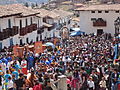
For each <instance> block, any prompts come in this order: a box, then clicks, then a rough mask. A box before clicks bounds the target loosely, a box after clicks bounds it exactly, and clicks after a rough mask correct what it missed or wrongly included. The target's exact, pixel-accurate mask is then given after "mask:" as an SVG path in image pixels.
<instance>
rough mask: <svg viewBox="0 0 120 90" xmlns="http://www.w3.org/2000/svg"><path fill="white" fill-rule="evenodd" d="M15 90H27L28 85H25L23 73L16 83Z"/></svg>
mask: <svg viewBox="0 0 120 90" xmlns="http://www.w3.org/2000/svg"><path fill="white" fill-rule="evenodd" d="M14 88H15V89H16V90H25V88H26V85H25V78H24V74H23V73H20V74H19V78H18V79H17V80H15V81H14Z"/></svg>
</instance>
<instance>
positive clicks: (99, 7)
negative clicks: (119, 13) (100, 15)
mask: <svg viewBox="0 0 120 90" xmlns="http://www.w3.org/2000/svg"><path fill="white" fill-rule="evenodd" d="M91 10H94V11H96V10H110V11H114V10H120V4H109V5H107V4H102V5H91V6H85V7H81V8H77V9H76V11H91Z"/></svg>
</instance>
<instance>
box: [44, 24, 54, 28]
mask: <svg viewBox="0 0 120 90" xmlns="http://www.w3.org/2000/svg"><path fill="white" fill-rule="evenodd" d="M43 26H45V27H52V26H53V25H51V24H47V23H43Z"/></svg>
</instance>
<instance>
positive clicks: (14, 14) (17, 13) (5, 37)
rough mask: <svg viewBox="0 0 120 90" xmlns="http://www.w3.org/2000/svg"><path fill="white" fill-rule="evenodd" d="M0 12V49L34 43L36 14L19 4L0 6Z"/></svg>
mask: <svg viewBox="0 0 120 90" xmlns="http://www.w3.org/2000/svg"><path fill="white" fill-rule="evenodd" d="M0 11H1V12H0V31H1V32H0V36H1V37H0V49H2V48H4V47H9V46H11V45H16V44H24V43H30V42H31V41H33V42H35V41H36V38H37V22H36V18H37V17H36V15H37V14H38V13H37V12H34V11H33V10H32V9H29V8H27V7H25V6H23V5H20V4H12V5H5V6H2V5H1V6H0ZM31 36H32V37H31Z"/></svg>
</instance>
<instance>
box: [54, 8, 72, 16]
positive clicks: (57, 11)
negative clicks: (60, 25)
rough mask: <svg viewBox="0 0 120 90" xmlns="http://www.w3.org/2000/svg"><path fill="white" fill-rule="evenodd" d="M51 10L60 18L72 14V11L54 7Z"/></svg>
mask: <svg viewBox="0 0 120 90" xmlns="http://www.w3.org/2000/svg"><path fill="white" fill-rule="evenodd" d="M53 12H55V13H57V14H58V15H59V16H60V17H61V18H62V17H66V16H71V15H73V13H72V12H68V11H64V10H61V9H55V10H53Z"/></svg>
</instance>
